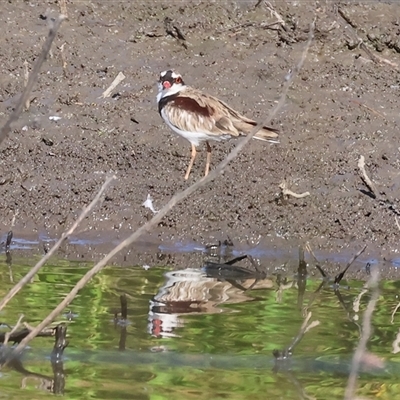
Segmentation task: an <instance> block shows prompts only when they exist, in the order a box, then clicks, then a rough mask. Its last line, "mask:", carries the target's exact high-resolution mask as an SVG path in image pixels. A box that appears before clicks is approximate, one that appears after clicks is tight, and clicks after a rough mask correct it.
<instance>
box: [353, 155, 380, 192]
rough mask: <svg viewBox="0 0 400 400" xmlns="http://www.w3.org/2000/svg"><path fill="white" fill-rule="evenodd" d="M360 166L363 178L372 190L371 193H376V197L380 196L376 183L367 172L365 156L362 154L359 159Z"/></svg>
mask: <svg viewBox="0 0 400 400" xmlns="http://www.w3.org/2000/svg"><path fill="white" fill-rule="evenodd" d="M358 168H359V170H360V172H361V179H362V181H363V182H364V183H365V184H366V185H367V187H368V189H369V190H370V191H371V193H372V194H373V195H374V197H375V198H376V199H378V198H379V192H378V190H377V188H376V186H375V184H374V183H373V182H372V181H371V179H369V176H368V174H367V171H366V170H365V158H364V156H360V159H359V160H358Z"/></svg>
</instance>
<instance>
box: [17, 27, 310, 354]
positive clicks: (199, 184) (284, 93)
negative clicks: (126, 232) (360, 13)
mask: <svg viewBox="0 0 400 400" xmlns="http://www.w3.org/2000/svg"><path fill="white" fill-rule="evenodd" d="M314 30H315V21H314V22H313V23H312V24H311V27H310V32H309V38H308V40H307V43H306V46H305V47H304V50H303V52H302V55H301V58H300V60H299V62H298V63H297V64H296V65H295V67H294V68H293V70H292V71H291V72H290V74H289V75H288V76H287V78H286V80H285V83H284V85H283V90H282V94H281V96H280V99H279V101H278V103H277V104H276V106H275V107H274V108H273V110H272V111H271V112H270V113H269V115H268V116H267V118H265V120H263V121H261V122H259V123H258V124H257V125H256V126H255V127H254V128H253V129H252V130H251V132H250V133H249V134H248V135H247V136H246V137H243V138H242V139H240V141H239V143H238V144H237V145H236V147H235V148H234V149H233V150H232V151H231V152H230V154H228V156H227V157H226V158H225V159H224V160H223V161H222V162H221V163H220V164H219V165H218V166H217V167H216V168H215V169H214V170H213V171H211V172H210V173H209V174H208V175H207V176H204V177H203V178H201V179H200V180H198V181H197V182H195V183H194V184H193V185H191V186H189V187H188V188H187V189H185V190H184V191H182V192H180V193H177V194H175V195H174V196H173V197H172V199H171V200H170V201H169V202H168V203H167V204H166V205H165V206H164V207H163V208H162V209H161V210H160V211H159V212H158V213H157V214H155V215H154V216H153V218H152V219H151V220H150V221H148V222H147V223H146V224H144V225H143V226H141V227H140V228H139V229H138V230H136V231H135V232H134V233H132V234H131V235H130V236H129V237H128V238H126V239H125V240H124V241H123V242H121V243H120V244H119V245H118V246H116V247H115V248H114V249H113V250H112V251H111V252H110V253H108V254H107V255H106V256H105V257H104V258H103V259H102V260H101V261H99V262H98V263H97V264H96V265H95V266H94V267H93V268H92V269H91V270H90V271H88V272H87V273H86V274H85V275H84V276H83V277H82V278H81V279H80V280H79V282H78V283H77V284H76V285H75V287H74V288H73V289H72V290H71V292H70V293H69V294H68V295H67V296H66V297H65V298H64V300H63V301H62V302H61V303H59V305H58V306H57V307H56V308H55V309H54V310H53V311H52V312H51V313H50V314H49V315H48V316H47V317H46V318H45V319H44V320H43V321H42V322H41V323H40V324H39V325H38V326H37V327H36V328H35V329H34V330H33V331H32V332H31V333H30V334H29V335H28V336H27V337H26V338H25V339H24V340H22V341H21V343H20V344H19V345H18V346H17V347H16V348H15V349H14V352H13V355H17V354H19V353H20V352H21V351H22V350H23V349H24V347H25V346H26V345H27V344H28V343H29V342H30V341H31V340H32V339H33V338H34V337H35V336H36V334H37V333H38V332H40V331H41V329H43V328H44V327H45V326H47V325H48V324H49V323H50V322H51V321H52V320H53V319H54V318H55V317H56V316H57V315H58V314H59V313H60V312H61V311H62V310H63V309H64V308H65V307H66V306H67V305H68V304H69V303H70V302H71V301H72V300H73V299H74V298H75V296H76V295H77V294H78V292H79V291H80V290H81V289H82V288H83V287H84V286H85V285H86V283H87V282H89V281H90V280H91V279H92V278H93V276H95V275H96V274H97V273H98V272H99V271H101V270H102V269H103V268H104V267H105V266H106V265H107V264H108V262H109V261H110V260H111V259H112V258H113V257H114V256H115V255H116V254H118V253H119V252H120V251H121V250H122V249H124V248H125V247H127V246H129V245H130V244H132V243H134V242H135V241H136V240H137V239H138V238H139V237H140V236H141V235H142V234H143V233H145V232H147V231H149V230H150V229H151V228H152V227H153V226H155V225H157V224H158V223H159V222H160V221H161V220H162V219H163V218H164V216H165V215H166V214H167V213H168V212H169V211H170V210H171V209H172V208H173V207H174V206H175V205H176V204H178V203H179V202H181V201H182V200H184V199H185V198H186V197H188V196H189V195H191V194H192V193H194V192H195V191H196V190H197V189H199V188H200V187H202V186H204V185H205V184H206V183H208V182H211V181H212V180H213V179H215V178H216V177H217V176H219V175H221V174H222V172H223V171H224V169H225V168H226V166H227V165H228V164H229V163H230V162H231V161H232V160H233V159H234V158H235V157H236V156H237V155H238V154H239V152H240V151H241V150H242V149H243V148H244V146H245V145H246V144H247V143H248V142H249V141H250V140H251V139H252V138H253V136H254V135H255V134H256V133H257V132H258V131H259V130H260V129H261V128H262V127H263V126H265V125H269V124H270V122H271V120H272V118H273V117H274V116H275V115H276V113H277V112H278V111H279V110H280V109H281V108H282V106H283V105H284V103H285V101H286V96H287V93H288V90H289V88H290V86H291V84H292V82H293V80H294V78H295V76H296V75H297V74H298V72H299V71H300V69H301V68H302V66H303V64H304V61H305V59H306V57H307V53H308V50H309V48H310V46H311V43H312V40H313V38H314Z"/></svg>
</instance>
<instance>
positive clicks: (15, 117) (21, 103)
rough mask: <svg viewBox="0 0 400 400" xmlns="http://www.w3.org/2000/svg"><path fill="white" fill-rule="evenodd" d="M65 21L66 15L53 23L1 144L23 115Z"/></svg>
mask: <svg viewBox="0 0 400 400" xmlns="http://www.w3.org/2000/svg"><path fill="white" fill-rule="evenodd" d="M64 19H65V16H64V15H60V16H59V17H58V18H57V19H56V20H55V21H54V23H52V26H51V27H50V30H49V34H48V36H47V39H46V41H45V42H44V44H43V47H42V51H41V53H40V54H39V57H38V59H37V61H36V63H35V65H34V67H33V70H32V72H31V73H30V75H29V79H28V83H27V85H26V86H25V89H24V91H23V92H22V95H21V97H20V99H19V100H18V103H17V105H16V107H15V109H14V111H13V112H12V114H11V115H10V117H9V118H8V120H7V122H6V123H5V124H4V126H3V127H2V128H1V130H0V143H1V142H2V141H3V140H4V139H5V138H6V137H7V135H8V134H9V133H10V131H11V125H12V124H13V123H14V122H15V121H17V120H18V118H19V116H20V115H21V113H22V109H23V107H24V105H25V104H26V103H27V101H28V99H29V95H30V93H31V91H32V88H33V85H34V84H35V83H36V81H37V78H38V75H39V72H40V69H41V68H42V65H43V63H44V60H45V59H46V58H47V56H48V54H49V52H50V49H51V45H52V43H53V41H54V38H55V37H56V35H57V31H58V29H59V28H60V25H61V23H62V21H63V20H64Z"/></svg>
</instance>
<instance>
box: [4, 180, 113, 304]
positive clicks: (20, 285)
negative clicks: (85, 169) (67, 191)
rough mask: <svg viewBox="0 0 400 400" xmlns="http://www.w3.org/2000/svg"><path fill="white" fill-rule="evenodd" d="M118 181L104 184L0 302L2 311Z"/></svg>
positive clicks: (109, 181)
mask: <svg viewBox="0 0 400 400" xmlns="http://www.w3.org/2000/svg"><path fill="white" fill-rule="evenodd" d="M114 179H116V177H115V176H112V177H109V178H107V179H106V181H105V182H104V184H103V186H102V187H101V188H100V190H99V192H98V193H97V195H96V197H95V198H94V199H93V200H92V202H91V203H90V204H89V205H88V206H87V207H86V208H85V209H84V210H83V211H82V213H81V215H80V216H79V218H78V219H77V220H76V221H75V223H74V224H73V225H72V226H71V228H70V229H68V231H66V232H64V233H63V234H62V236H61V238H60V239H59V240H58V241H57V242H56V243H55V244H54V246H53V247H52V248H51V249H50V251H49V252H48V253H47V254H46V255H45V256H44V257H43V258H42V259H41V260H40V261H39V262H38V263H37V264H36V265H35V266H34V267H33V268H31V269H30V271H29V272H28V273H27V274H26V275H25V276H24V277H23V278H22V279H21V280H20V281H19V282H18V283H17V284H16V285H15V286H14V287H13V288H12V289H11V290H10V291H9V292H8V293H7V295H6V296H4V298H3V299H2V301H1V302H0V311H1V310H2V309H3V308H4V306H5V305H6V304H7V303H8V302H9V301H10V300H11V299H12V298H13V297H14V296H15V295H16V294H17V293H18V292H19V291H20V290H21V289H22V288H23V287H24V286H25V285H26V284H27V283H28V282H30V280H31V279H32V278H33V276H34V275H35V274H36V273H37V272H38V271H39V269H40V268H42V266H43V265H44V264H45V263H46V262H47V260H48V259H49V258H50V257H51V256H52V255H53V254H54V253H55V252H56V250H57V249H58V248H59V247H60V246H61V244H62V243H63V242H64V240H65V239H67V238H68V237H69V236H70V235H71V234H72V233H73V232H74V231H75V229H76V228H77V227H78V225H79V224H80V223H81V222H82V221H83V220H84V219H85V218H86V216H87V215H88V214H89V213H90V212H91V211H92V210H93V208H94V206H95V205H96V204H97V203H98V202H99V201H100V199H101V198H102V196H103V194H104V192H105V191H106V189H107V188H108V186H109V185H110V184H111V182H112V181H113V180H114Z"/></svg>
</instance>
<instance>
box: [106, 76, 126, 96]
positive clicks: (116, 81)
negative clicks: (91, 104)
mask: <svg viewBox="0 0 400 400" xmlns="http://www.w3.org/2000/svg"><path fill="white" fill-rule="evenodd" d="M124 79H125V75H124V74H123V73H122V72H120V73H119V74H118V75H117V77H116V78H115V79H114V80H113V81H112V83H111V85H110V86H109V87H108V89H106V90H105V91H104V92H103V94H102V95H101V97H102V98H103V99H105V98H106V97H110V95H111V92H112V91H113V90H114V89H115V88H116V87H117V86H118V85H119V84H120V83H121V82H122V81H123V80H124Z"/></svg>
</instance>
